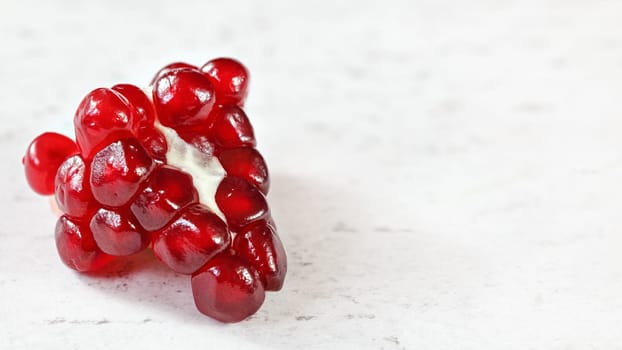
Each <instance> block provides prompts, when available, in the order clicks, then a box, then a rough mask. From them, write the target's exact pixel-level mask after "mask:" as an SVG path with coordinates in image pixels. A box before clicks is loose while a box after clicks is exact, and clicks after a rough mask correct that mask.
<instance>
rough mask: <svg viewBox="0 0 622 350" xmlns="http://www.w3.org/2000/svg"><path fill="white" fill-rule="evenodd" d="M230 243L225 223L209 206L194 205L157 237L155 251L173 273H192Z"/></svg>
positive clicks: (154, 243) (156, 235) (157, 234)
mask: <svg viewBox="0 0 622 350" xmlns="http://www.w3.org/2000/svg"><path fill="white" fill-rule="evenodd" d="M230 243H231V237H230V235H229V232H228V231H227V226H226V225H225V223H224V222H223V221H222V220H221V219H220V218H219V217H218V216H216V214H214V213H212V212H211V211H210V210H209V209H208V208H207V207H205V206H203V205H194V206H191V207H188V208H186V209H184V210H182V212H181V215H180V216H179V217H178V218H177V219H175V220H174V221H173V222H172V223H171V224H170V225H167V226H166V227H164V228H163V229H162V230H161V231H159V232H156V233H155V234H154V237H153V252H154V253H155V255H156V257H158V259H160V261H162V262H163V263H164V264H165V265H166V266H168V267H170V268H171V269H172V270H174V271H176V272H179V273H183V274H191V273H193V272H195V271H196V270H197V269H199V268H200V267H201V266H203V265H204V264H205V263H206V262H207V261H208V260H209V259H211V258H212V257H213V256H215V255H216V254H218V253H219V252H221V251H223V250H225V249H226V248H227V247H229V245H230Z"/></svg>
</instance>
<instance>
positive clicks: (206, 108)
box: [153, 69, 215, 129]
mask: <svg viewBox="0 0 622 350" xmlns="http://www.w3.org/2000/svg"><path fill="white" fill-rule="evenodd" d="M153 102H154V105H155V108H156V112H157V115H158V119H159V121H160V123H162V125H165V126H168V127H171V128H175V129H178V128H180V129H183V128H191V127H195V126H197V125H201V124H206V123H207V120H208V117H209V113H210V111H211V110H212V107H213V106H214V102H215V99H214V88H213V87H212V83H210V81H209V79H207V78H206V77H205V76H204V75H203V74H201V72H199V71H196V70H189V69H180V70H172V71H169V72H168V73H166V74H164V75H163V76H161V77H160V78H159V79H158V80H157V81H156V82H155V84H154V87H153Z"/></svg>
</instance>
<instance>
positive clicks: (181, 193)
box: [130, 165, 199, 231]
mask: <svg viewBox="0 0 622 350" xmlns="http://www.w3.org/2000/svg"><path fill="white" fill-rule="evenodd" d="M198 200H199V195H198V194H197V190H196V189H195V188H194V185H193V183H192V177H191V176H190V175H189V174H188V173H185V172H183V171H181V170H179V169H177V168H174V167H171V166H168V165H163V166H161V167H158V168H156V169H155V170H154V171H153V173H152V174H151V176H149V179H148V180H147V185H146V186H145V188H144V189H143V190H142V191H141V192H140V193H138V195H136V197H135V198H134V200H133V201H132V203H131V204H130V210H131V211H132V213H133V214H134V216H135V217H136V219H137V220H138V222H139V223H140V225H141V226H142V227H143V228H145V230H147V231H155V230H159V229H161V228H162V227H164V225H166V224H167V223H168V222H169V221H171V220H172V219H173V217H174V216H175V215H176V214H177V213H178V212H179V211H180V210H181V209H182V208H184V207H186V206H188V205H190V204H192V203H196V202H198Z"/></svg>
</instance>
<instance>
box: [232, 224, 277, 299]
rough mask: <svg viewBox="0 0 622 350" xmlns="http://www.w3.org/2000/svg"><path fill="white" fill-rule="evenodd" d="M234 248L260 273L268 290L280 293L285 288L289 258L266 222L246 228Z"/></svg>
mask: <svg viewBox="0 0 622 350" xmlns="http://www.w3.org/2000/svg"><path fill="white" fill-rule="evenodd" d="M232 247H233V250H235V252H236V254H237V255H238V256H239V257H240V258H242V259H243V260H245V261H246V262H248V263H249V264H250V265H251V266H253V267H254V268H255V269H256V270H257V271H258V272H259V276H260V277H261V281H262V282H263V285H264V288H265V289H266V290H271V291H278V290H280V289H281V288H282V287H283V281H284V280H285V273H286V272H287V258H286V256H285V249H284V248H283V244H282V243H281V240H280V239H279V236H277V234H276V232H274V230H273V229H272V227H270V226H268V225H266V223H265V222H261V223H259V224H254V225H253V224H251V225H250V226H248V227H245V228H244V229H242V230H240V231H239V232H238V233H237V235H236V237H235V240H234V241H233V245H232Z"/></svg>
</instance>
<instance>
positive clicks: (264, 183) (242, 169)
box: [218, 147, 270, 195]
mask: <svg viewBox="0 0 622 350" xmlns="http://www.w3.org/2000/svg"><path fill="white" fill-rule="evenodd" d="M218 159H219V160H220V164H222V167H223V168H225V171H226V172H227V175H229V176H237V177H239V178H242V179H244V180H246V181H248V182H250V183H251V184H253V185H254V186H255V187H257V188H258V189H259V190H260V191H261V192H262V193H263V194H264V195H265V194H267V193H268V190H269V189H270V178H269V176H268V166H267V165H266V161H265V160H264V159H263V157H262V156H261V154H260V153H259V152H258V151H257V150H256V149H254V148H248V147H243V148H233V149H228V150H224V151H221V152H220V155H219V156H218Z"/></svg>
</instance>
